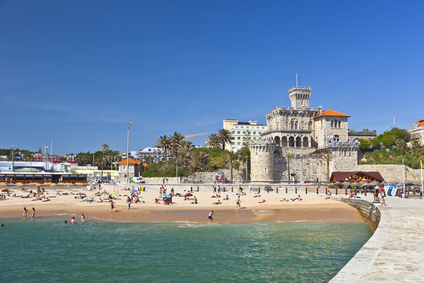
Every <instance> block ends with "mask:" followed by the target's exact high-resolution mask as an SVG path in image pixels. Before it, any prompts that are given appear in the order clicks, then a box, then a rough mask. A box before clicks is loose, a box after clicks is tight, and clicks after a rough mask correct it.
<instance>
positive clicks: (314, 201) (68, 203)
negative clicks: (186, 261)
mask: <svg viewBox="0 0 424 283" xmlns="http://www.w3.org/2000/svg"><path fill="white" fill-rule="evenodd" d="M126 187H127V188H126ZM130 188H131V189H133V186H132V185H131V186H128V185H127V186H121V187H116V186H113V185H106V186H104V187H103V188H102V189H101V191H103V190H106V192H112V191H115V192H116V193H115V194H114V196H115V197H116V199H115V200H114V202H115V205H116V208H115V209H114V210H111V209H110V203H109V202H105V201H103V202H100V203H98V202H92V203H88V202H85V201H84V200H81V199H78V198H77V197H78V194H79V193H80V192H82V193H85V194H86V195H87V197H94V200H95V201H100V199H107V194H104V195H103V196H102V197H96V196H95V193H98V192H99V190H88V189H87V188H86V187H80V188H73V187H69V188H67V187H45V190H46V193H45V195H46V196H48V197H49V199H50V200H49V201H48V202H42V201H41V200H36V201H34V200H33V198H21V197H18V195H20V194H22V195H24V194H26V193H28V191H29V188H28V189H26V190H22V188H17V187H9V189H11V190H10V194H11V195H13V194H16V195H17V197H12V196H10V197H9V200H5V201H1V202H0V218H15V217H21V216H22V209H23V207H26V208H27V209H28V210H29V211H31V208H32V207H34V208H35V209H36V217H53V216H60V217H61V218H62V217H63V219H68V220H69V219H70V218H72V217H73V216H75V218H76V219H77V222H79V217H80V215H81V214H82V213H84V215H85V216H86V218H87V221H89V220H90V219H94V220H101V221H118V222H179V221H181V222H193V223H205V222H207V215H208V213H209V211H211V210H213V211H214V223H215V224H232V223H253V222H296V221H309V222H363V219H362V217H361V215H360V213H359V212H358V211H357V210H356V209H355V208H353V207H351V206H349V205H348V204H345V203H341V202H338V201H336V200H332V199H330V200H327V199H325V196H323V195H313V194H310V195H307V194H303V195H301V198H302V200H301V201H291V202H281V201H280V200H282V199H284V198H285V199H295V198H296V197H298V195H294V194H285V193H279V194H277V193H263V194H261V197H254V196H255V193H253V192H247V193H246V194H245V195H241V196H240V200H241V208H236V200H237V198H238V195H237V193H235V192H234V193H230V192H225V193H223V192H221V193H220V195H221V198H213V197H212V196H215V195H216V194H217V193H213V190H212V186H211V188H210V189H209V190H206V191H200V192H195V193H193V194H194V195H195V196H196V198H197V199H198V204H192V200H184V197H174V198H173V204H171V205H164V204H162V203H161V204H156V203H155V198H157V197H158V196H159V188H160V185H155V186H153V185H149V186H146V191H141V192H140V193H139V196H140V200H141V201H142V202H144V203H136V204H131V208H130V209H128V205H127V203H126V198H127V196H128V195H130V193H129V191H128V189H130ZM33 189H34V188H33ZM168 191H169V189H168ZM186 191H187V192H188V190H184V188H178V187H177V188H176V189H175V193H180V194H182V195H184V194H185V193H186ZM226 195H228V197H229V200H222V199H223V197H225V196H226ZM218 199H220V200H222V201H221V202H222V204H219V205H213V202H216V201H217V200H218ZM264 199H265V200H266V202H265V203H259V201H262V200H264ZM28 216H29V217H30V216H31V214H30V213H29V214H28Z"/></svg>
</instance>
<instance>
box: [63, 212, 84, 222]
mask: <svg viewBox="0 0 424 283" xmlns="http://www.w3.org/2000/svg"><path fill="white" fill-rule="evenodd" d="M84 222H85V215H84V213H83V214H81V223H84ZM70 223H71V224H77V221H76V220H75V216H73V217H72V219H71V221H70ZM65 224H68V220H65Z"/></svg>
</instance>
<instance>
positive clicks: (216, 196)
mask: <svg viewBox="0 0 424 283" xmlns="http://www.w3.org/2000/svg"><path fill="white" fill-rule="evenodd" d="M220 197H221V195H218V194H216V195H214V196H211V198H220Z"/></svg>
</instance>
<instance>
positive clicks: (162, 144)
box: [156, 135, 171, 161]
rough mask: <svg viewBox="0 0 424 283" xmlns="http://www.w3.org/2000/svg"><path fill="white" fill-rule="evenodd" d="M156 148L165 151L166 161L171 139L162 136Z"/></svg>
mask: <svg viewBox="0 0 424 283" xmlns="http://www.w3.org/2000/svg"><path fill="white" fill-rule="evenodd" d="M156 147H159V148H161V149H162V150H163V152H164V155H165V161H166V160H167V158H166V157H167V153H168V150H169V149H170V148H171V137H168V136H167V135H164V136H160V137H159V139H158V140H157V142H156Z"/></svg>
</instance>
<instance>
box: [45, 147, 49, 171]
mask: <svg viewBox="0 0 424 283" xmlns="http://www.w3.org/2000/svg"><path fill="white" fill-rule="evenodd" d="M48 149H49V147H48V146H46V172H47V167H48V165H49V163H48V156H49V154H48V152H47V150H48Z"/></svg>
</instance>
